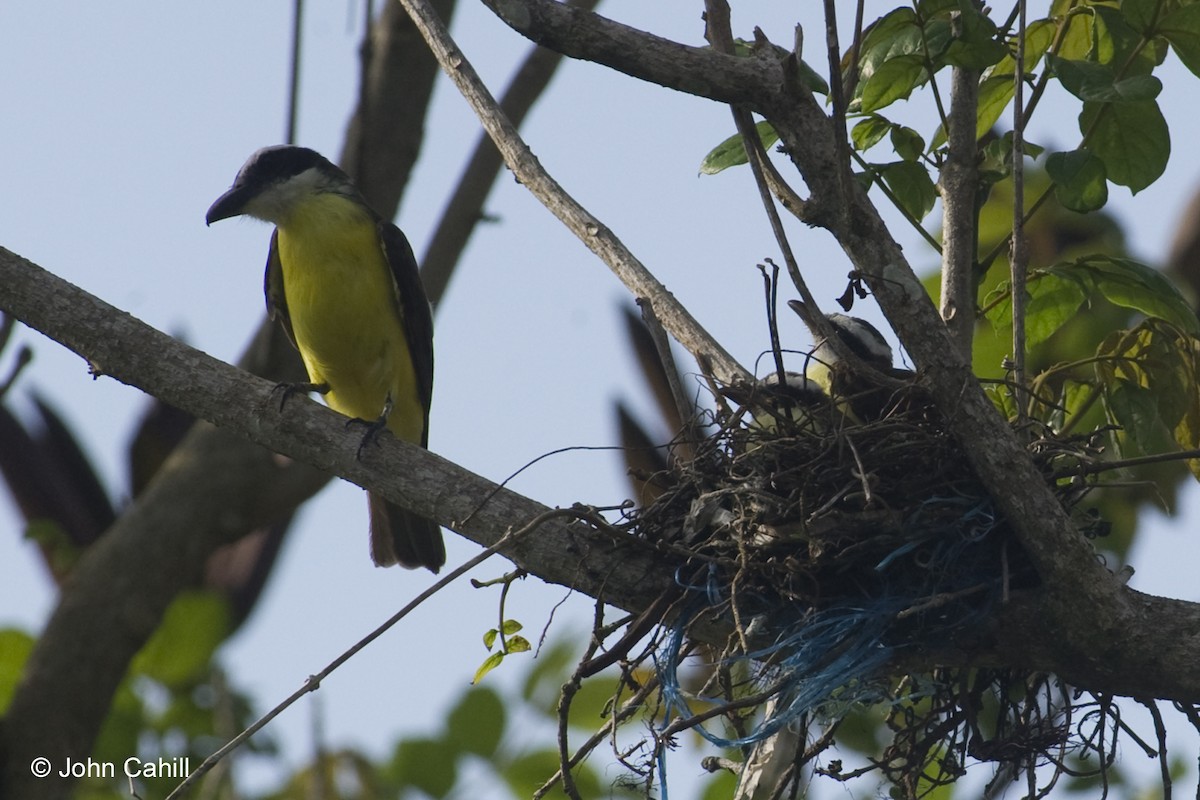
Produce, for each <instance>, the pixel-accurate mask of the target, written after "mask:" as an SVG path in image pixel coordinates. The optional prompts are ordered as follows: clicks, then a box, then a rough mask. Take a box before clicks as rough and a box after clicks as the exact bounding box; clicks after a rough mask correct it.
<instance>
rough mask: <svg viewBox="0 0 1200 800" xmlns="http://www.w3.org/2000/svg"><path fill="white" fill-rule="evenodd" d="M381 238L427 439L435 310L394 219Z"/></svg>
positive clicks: (384, 224) (381, 226)
mask: <svg viewBox="0 0 1200 800" xmlns="http://www.w3.org/2000/svg"><path fill="white" fill-rule="evenodd" d="M379 241H380V242H382V243H383V255H384V258H386V259H387V262H388V266H389V267H391V269H392V282H393V283H394V284H395V287H396V301H397V305H398V307H399V311H400V317H401V320H402V321H403V323H404V338H405V339H406V340H407V341H408V351H409V354H410V355H411V357H412V362H413V369H414V370H415V371H416V373H417V392H418V393H419V395H420V397H421V405H422V406H423V407H424V408H425V423H426V424H425V437H423V440H422V442H421V444H422V445H427V444H428V442H427V441H426V440H425V439H427V438H428V435H429V404H430V402H431V400H432V398H433V313H432V311H431V310H430V308H429V300H428V299H426V297H425V287H424V286H423V285H422V284H421V275H420V272H419V271H418V269H417V259H416V256H414V255H413V251H412V247H410V246H409V244H408V239H407V238H405V236H404V234H403V233H402V232H401V231H400V229H399V228H397V227H396V226H395V225H393V224H392V223H390V222H384V221H380V222H379Z"/></svg>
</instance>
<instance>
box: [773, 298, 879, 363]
mask: <svg viewBox="0 0 1200 800" xmlns="http://www.w3.org/2000/svg"><path fill="white" fill-rule="evenodd" d="M788 307H790V308H791V309H792V310H793V311H795V312H796V314H798V315H799V316H800V319H802V320H803V319H804V313H803V311H804V304H803V303H801V302H800V301H799V300H789V301H788ZM825 319H826V320H828V322H829V324H830V326H832V328H833V332H834V333H835V334H836V335H837V337H838V340H839V341H840V342H841V343H842V344H843V345H845V346H846V349H848V350H850V352H852V353H854V355H856V356H858V357H859V358H861V359H862V360H863V361H865V362H866V363H867V364H869V365H870V366H872V367H874V368H876V369H878V370H882V371H887V370H890V369H891V368H892V347H891V345H889V344H888V343H887V340H886V339H884V338H883V334H882V333H880V332H879V329H878V328H876V327H875V326H874V325H872V324H871V323H869V322H867V321H866V320H865V319H859V318H858V317H851V316H850V315H848V314H826V315H825ZM812 333H813V335H814V336H816V335H817V332H816V331H813V332H812ZM812 358H813V359H815V360H817V361H820V362H821V363H823V364H825V365H827V366H830V365H832V364H834V363H835V362H837V361H838V356H837V352H836V351H835V349H834V348H833V347H830V346H829V345H828V344H826V342H825V340H824V339H820V340H818V342H817V347H816V349H815V350H814V351H813V353H812Z"/></svg>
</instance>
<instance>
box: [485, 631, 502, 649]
mask: <svg viewBox="0 0 1200 800" xmlns="http://www.w3.org/2000/svg"><path fill="white" fill-rule="evenodd" d="M499 635H500V631H498V630H496V629H495V628H491V629H489V630H487V631H486V632H484V634H483V646H484V647H485V648H486V649H488V650H491V649H492V647H493V646H494V645H495V644H496V637H497V636H499Z"/></svg>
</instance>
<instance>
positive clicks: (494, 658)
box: [471, 650, 504, 685]
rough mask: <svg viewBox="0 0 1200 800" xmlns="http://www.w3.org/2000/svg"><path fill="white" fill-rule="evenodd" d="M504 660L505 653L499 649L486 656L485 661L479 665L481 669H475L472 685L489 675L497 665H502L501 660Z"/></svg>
mask: <svg viewBox="0 0 1200 800" xmlns="http://www.w3.org/2000/svg"><path fill="white" fill-rule="evenodd" d="M503 660H504V653H503V652H501V651H500V650H497V651H496V652H494V653H492V654H491V655H490V656H488V657H487V658H485V659H484V660H483V663H482V664H480V665H479V669H477V670H475V677H474V678H471V683H472V685H473V684H476V683H479V682H480V681H481V680H483V676H484V675H487V674H488V673H489V672H491V671H492V670H494V669H495V668H496V667H498V666H500V662H501V661H503Z"/></svg>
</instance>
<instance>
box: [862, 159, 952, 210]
mask: <svg viewBox="0 0 1200 800" xmlns="http://www.w3.org/2000/svg"><path fill="white" fill-rule="evenodd" d="M876 166H877V169H878V170H879V176H880V177H881V178H882V179H883V182H884V183H885V184H887V187H888V189H890V190H891V192H892V194H893V195H895V196H896V200H897V202H899V204H900V207H901V208H903V209H904V210H905V211H906V212H908V214H909V215H911V216H912V218H913V219H915V220H918V221H920V220H922V219H924V218H925V215H927V214H928V213H929V212H930V211H932V210H933V204H934V202H935V201H936V200H937V188H936V187H935V186H934V185H933V181H932V180H931V179H930V177H929V172H928V171H926V169H925V167H923V166H922V165H921V164H918V163H917V162H915V161H898V162H896V163H894V164H879V165H876Z"/></svg>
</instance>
